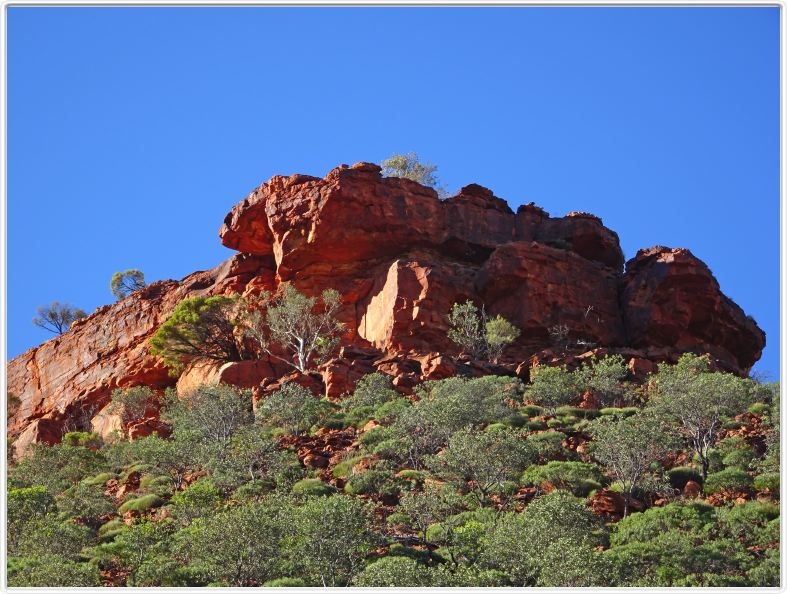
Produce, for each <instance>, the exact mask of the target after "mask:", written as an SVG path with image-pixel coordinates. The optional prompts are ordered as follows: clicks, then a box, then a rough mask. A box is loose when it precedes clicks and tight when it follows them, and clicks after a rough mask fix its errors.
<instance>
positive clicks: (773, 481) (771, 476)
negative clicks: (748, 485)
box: [754, 472, 779, 493]
mask: <svg viewBox="0 0 787 594" xmlns="http://www.w3.org/2000/svg"><path fill="white" fill-rule="evenodd" d="M754 488H755V489H757V490H758V491H764V490H765V489H768V490H769V491H773V492H776V493H778V492H779V473H778V472H768V473H765V474H760V475H757V476H756V477H754Z"/></svg>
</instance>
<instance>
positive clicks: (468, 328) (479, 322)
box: [448, 301, 520, 363]
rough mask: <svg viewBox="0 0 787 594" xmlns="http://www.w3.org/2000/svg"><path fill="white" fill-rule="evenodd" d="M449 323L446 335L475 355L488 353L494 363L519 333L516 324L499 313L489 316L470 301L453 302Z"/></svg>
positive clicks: (484, 355)
mask: <svg viewBox="0 0 787 594" xmlns="http://www.w3.org/2000/svg"><path fill="white" fill-rule="evenodd" d="M448 323H449V324H450V325H451V329H450V330H449V331H448V338H450V339H451V340H452V341H454V342H455V343H456V344H457V345H459V346H460V347H461V348H462V349H463V350H464V351H465V352H467V353H468V354H469V355H470V356H471V357H473V358H474V359H479V358H481V357H487V358H488V359H489V360H490V361H492V362H493V363H497V362H498V360H499V359H500V357H501V355H502V354H503V351H504V350H505V348H506V347H507V346H508V345H510V344H511V343H513V342H514V341H515V340H516V339H517V338H519V334H520V330H519V328H517V327H516V326H514V325H513V324H512V323H511V322H509V321H508V320H506V319H505V318H504V317H502V316H500V315H497V316H495V317H494V318H492V319H490V320H488V319H487V317H486V313H485V312H484V310H483V308H482V309H481V311H480V312H479V311H478V308H477V307H476V306H475V304H474V303H473V302H472V301H466V302H465V303H462V304H460V303H454V304H453V306H452V307H451V311H450V312H449V314H448Z"/></svg>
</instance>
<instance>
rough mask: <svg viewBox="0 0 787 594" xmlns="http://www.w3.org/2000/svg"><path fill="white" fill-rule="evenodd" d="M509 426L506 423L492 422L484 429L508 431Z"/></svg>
mask: <svg viewBox="0 0 787 594" xmlns="http://www.w3.org/2000/svg"><path fill="white" fill-rule="evenodd" d="M508 427H509V425H506V424H505V423H490V424H489V425H487V426H486V429H484V431H501V430H502V431H506V430H507V429H508Z"/></svg>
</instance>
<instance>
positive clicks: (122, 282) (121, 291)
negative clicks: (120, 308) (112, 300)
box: [109, 268, 145, 300]
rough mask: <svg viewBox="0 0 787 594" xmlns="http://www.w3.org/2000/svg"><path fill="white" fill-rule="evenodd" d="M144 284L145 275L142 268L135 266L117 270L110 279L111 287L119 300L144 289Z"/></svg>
mask: <svg viewBox="0 0 787 594" xmlns="http://www.w3.org/2000/svg"><path fill="white" fill-rule="evenodd" d="M144 286H145V275H144V274H143V273H142V271H141V270H137V269H135V268H130V269H128V270H124V271H123V272H116V273H115V274H113V275H112V278H111V279H110V281H109V289H110V290H111V291H112V294H113V295H114V296H115V297H116V298H117V299H118V300H120V299H123V298H124V297H127V296H128V295H130V294H131V293H133V292H134V291H138V290H139V289H142V288H143V287H144Z"/></svg>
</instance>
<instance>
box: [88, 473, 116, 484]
mask: <svg viewBox="0 0 787 594" xmlns="http://www.w3.org/2000/svg"><path fill="white" fill-rule="evenodd" d="M115 476H116V475H115V474H112V473H111V472H102V473H100V474H97V475H96V476H92V477H90V478H86V479H84V480H83V481H82V482H83V483H85V484H86V485H91V486H100V485H104V484H106V482H107V481H109V480H111V479H113V478H115Z"/></svg>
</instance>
